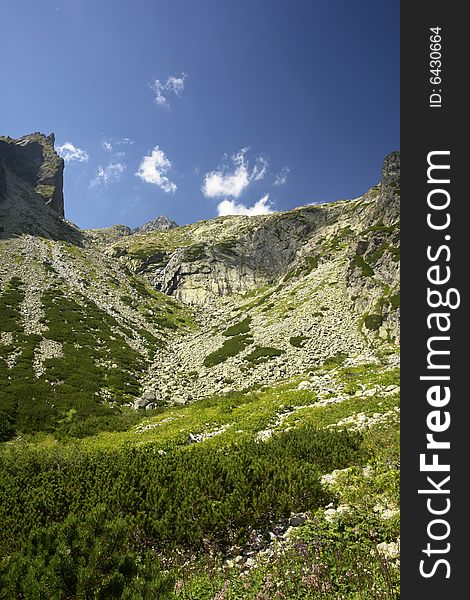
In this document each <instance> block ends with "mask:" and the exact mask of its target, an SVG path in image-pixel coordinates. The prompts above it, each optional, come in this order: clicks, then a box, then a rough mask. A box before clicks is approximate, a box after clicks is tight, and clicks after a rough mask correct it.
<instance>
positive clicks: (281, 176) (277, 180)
mask: <svg viewBox="0 0 470 600" xmlns="http://www.w3.org/2000/svg"><path fill="white" fill-rule="evenodd" d="M289 173H290V169H289V167H282V169H281V170H280V171H279V173H277V175H276V176H275V177H274V181H273V185H276V186H278V187H280V186H281V185H285V184H286V183H287V178H288V176H289Z"/></svg>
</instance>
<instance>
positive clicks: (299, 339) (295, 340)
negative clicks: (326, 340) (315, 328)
mask: <svg viewBox="0 0 470 600" xmlns="http://www.w3.org/2000/svg"><path fill="white" fill-rule="evenodd" d="M309 339H310V338H309V337H308V336H307V335H294V336H292V337H291V338H289V342H290V344H291V346H294V348H303V346H304V345H305V343H306V341H307V340H309Z"/></svg>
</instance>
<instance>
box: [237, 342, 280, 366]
mask: <svg viewBox="0 0 470 600" xmlns="http://www.w3.org/2000/svg"><path fill="white" fill-rule="evenodd" d="M281 354H284V350H280V349H279V348H272V347H270V346H266V347H261V346H257V347H256V348H255V349H254V350H253V352H250V354H248V355H247V356H245V358H244V360H246V361H247V362H248V363H250V364H252V365H258V364H260V363H262V362H266V361H268V360H270V359H271V358H274V357H275V356H281Z"/></svg>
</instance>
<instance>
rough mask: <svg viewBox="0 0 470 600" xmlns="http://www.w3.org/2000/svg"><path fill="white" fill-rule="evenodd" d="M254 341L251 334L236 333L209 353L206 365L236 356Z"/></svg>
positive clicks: (215, 363)
mask: <svg viewBox="0 0 470 600" xmlns="http://www.w3.org/2000/svg"><path fill="white" fill-rule="evenodd" d="M252 343H253V338H252V336H251V335H250V334H247V333H244V334H239V335H234V336H232V337H230V338H229V339H227V340H225V342H224V343H223V344H222V346H221V348H219V349H218V350H215V351H214V352H211V353H210V354H208V355H207V356H206V358H205V359H204V362H203V364H204V366H205V367H214V366H215V365H218V364H220V363H222V362H225V361H226V360H227V358H230V357H231V356H236V355H237V354H239V353H240V352H242V350H244V349H245V348H246V347H247V346H249V345H250V344H252Z"/></svg>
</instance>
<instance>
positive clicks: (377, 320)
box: [364, 314, 383, 331]
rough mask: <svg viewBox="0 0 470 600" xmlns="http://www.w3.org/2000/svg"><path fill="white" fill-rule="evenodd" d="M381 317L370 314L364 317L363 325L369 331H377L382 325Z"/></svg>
mask: <svg viewBox="0 0 470 600" xmlns="http://www.w3.org/2000/svg"><path fill="white" fill-rule="evenodd" d="M382 320H383V318H382V315H379V314H372V315H366V316H365V317H364V325H365V326H366V327H367V329H370V330H371V331H377V330H378V329H379V327H380V326H381V325H382Z"/></svg>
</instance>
